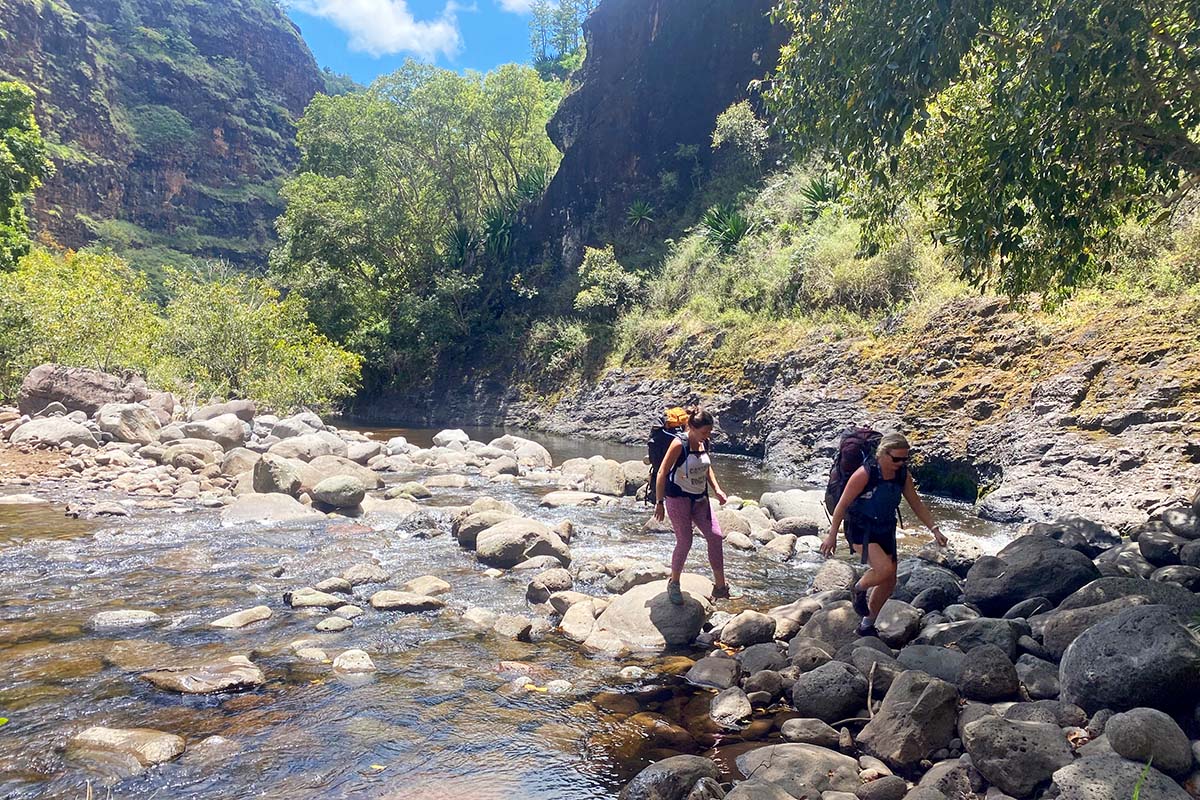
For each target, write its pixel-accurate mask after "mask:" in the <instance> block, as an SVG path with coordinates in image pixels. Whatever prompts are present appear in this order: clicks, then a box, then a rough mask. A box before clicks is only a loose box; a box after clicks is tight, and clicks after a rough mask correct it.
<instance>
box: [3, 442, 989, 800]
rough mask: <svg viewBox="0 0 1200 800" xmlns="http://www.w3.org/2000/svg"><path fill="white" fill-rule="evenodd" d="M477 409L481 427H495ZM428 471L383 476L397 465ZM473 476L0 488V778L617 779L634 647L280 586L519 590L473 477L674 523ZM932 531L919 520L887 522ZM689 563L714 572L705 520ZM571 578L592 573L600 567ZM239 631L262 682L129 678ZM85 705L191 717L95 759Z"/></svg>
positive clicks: (76, 781)
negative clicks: (301, 502)
mask: <svg viewBox="0 0 1200 800" xmlns="http://www.w3.org/2000/svg"><path fill="white" fill-rule="evenodd" d="M467 432H468V433H469V434H470V435H471V436H472V438H474V439H478V440H481V441H489V440H490V439H491V438H494V437H495V436H499V435H501V433H503V431H500V430H498V429H467ZM433 433H434V431H412V430H376V431H374V434H375V436H376V437H377V438H380V439H386V438H388V437H390V436H394V435H404V436H407V437H408V439H409V441H410V442H413V443H414V444H418V445H422V446H428V445H429V443H430V440H431V437H432V435H433ZM524 435H528V436H529V437H530V438H534V439H536V440H538V441H540V442H541V443H543V444H544V445H545V446H546V447H547V448H548V449H549V450H550V451H551V453H553V454H554V457H555V462H556V463H559V462H561V461H562V460H565V459H567V458H572V457H575V456H581V455H582V456H590V455H595V454H597V453H599V454H602V455H605V456H607V457H610V458H615V459H617V460H627V459H634V458H641V456H642V455H643V451H642V449H640V448H633V447H628V446H624V445H616V444H610V443H602V442H594V441H584V440H576V439H565V438H559V437H551V436H545V435H541V434H524ZM716 468H717V470H718V474H719V475H720V476H721V479H722V483H723V484H724V487H725V488H726V490H727V491H728V492H729V493H731V494H738V495H742V496H745V497H757V496H758V495H759V494H761V493H762V492H763V491H767V490H772V489H780V488H790V485H789V484H785V483H784V482H782V481H780V480H777V479H776V478H774V477H773V476H772V475H770V474H769V473H766V472H764V471H763V470H762V469H761V468H760V466H759V465H758V464H757V463H756V462H754V461H751V460H747V459H741V458H735V457H731V456H719V457H718V458H717V459H716ZM427 474H428V472H426V471H423V470H414V471H413V472H410V473H405V474H402V475H401V474H388V475H386V476H385V478H386V480H387V481H388V482H389V483H391V482H397V481H402V480H413V479H416V480H420V479H421V478H422V477H423V476H425V475H427ZM469 481H470V485H469V486H468V487H466V488H464V489H434V490H433V491H434V497H433V498H432V499H431V500H428V501H425V502H424V503H423V506H425V507H429V508H430V509H431V511H432V512H433V513H432V516H430V515H421V520H422V521H416V520H414V521H413V522H412V523H406V524H404V525H401V526H400V527H399V528H398V529H395V528H393V529H388V530H373V529H370V528H367V527H364V526H363V525H361V524H360V523H358V522H356V521H355V520H352V519H337V518H335V519H331V520H329V521H326V522H321V523H318V524H315V525H314V524H311V523H306V524H303V525H291V526H287V525H284V526H280V527H274V528H264V527H244V528H228V527H222V525H221V523H220V521H219V517H218V512H217V511H214V510H205V509H195V508H191V507H188V508H161V509H154V510H150V509H143V508H134V509H133V514H132V516H131V517H129V518H118V519H115V520H111V521H109V520H101V521H92V522H81V521H77V520H72V519H69V518H66V517H64V516H63V504H64V503H65V502H66V501H68V500H70V499H71V496H72V495H71V494H70V492H71V491H72V490H71V489H70V488H69V487H67V486H65V485H63V484H55V483H46V484H44V485H42V486H38V487H34V489H33V491H35V492H36V493H38V494H39V495H41V496H44V497H47V498H49V499H51V500H53V501H54V504H53V505H49V506H3V505H0V663H2V664H3V666H2V667H0V717H6V718H8V719H10V722H9V723H8V724H7V725H4V726H3V727H0V797H5V798H34V797H39V798H43V797H44V798H83V797H85V796H86V791H87V784H88V783H89V782H91V783H92V784H93V786H95V787H97V788H96V789H95V797H97V798H103V797H106V796H107V793H108V792H109V791H110V789H111V792H112V797H114V798H152V797H153V798H191V797H195V798H201V797H202V798H243V797H261V798H308V797H313V798H317V797H320V798H326V797H362V798H392V799H393V800H399V798H423V799H424V800H437V798H443V797H445V798H452V797H453V798H476V799H478V798H504V799H505V800H517V799H518V798H546V800H550V798H554V800H574V799H576V798H578V799H579V800H583V799H584V798H612V797H615V796H616V794H617V792H618V791H619V789H620V787H621V785H622V784H623V783H624V782H625V781H626V780H628V778H629V777H630V776H631V775H632V774H634V773H635V772H636V771H637V770H638V769H640V768H641V767H642V766H644V765H645V763H647V762H646V754H645V753H639V754H638V755H636V756H634V755H631V753H634V752H636V748H633V749H630V748H628V747H623V746H621V745H620V744H619V742H621V741H622V737H624V736H627V733H628V732H627V731H626V730H625V728H623V722H622V720H623V719H624V716H623V715H621V714H617V713H613V712H612V710H611V704H609V710H606V709H605V708H601V707H598V706H597V705H595V704H593V703H592V702H590V700H591V698H592V697H593V696H594V695H595V694H596V693H597V692H602V691H610V692H617V693H622V692H634V693H637V696H638V697H639V702H647V701H649V700H653V702H655V703H659V704H661V703H662V702H664V701H665V700H666V699H667V698H670V697H671V695H672V692H673V691H674V690H671V689H669V688H668V689H656V688H654V687H656V686H661V685H662V679H656V680H658V682H657V683H655V682H654V681H649V679H647V681H642V682H640V683H632V684H631V683H629V682H626V681H623V680H622V679H621V678H620V677H619V675H618V672H619V670H620V669H621V668H622V667H624V666H627V665H628V664H630V663H633V662H631V661H629V660H622V661H620V662H617V661H613V660H611V659H609V658H604V657H590V656H588V655H587V654H585V653H583V652H581V650H580V649H579V648H578V647H577V646H576V645H573V644H571V643H570V642H567V641H566V640H563V639H560V638H558V637H557V636H553V635H551V636H550V637H549V638H548V639H547V640H545V641H542V642H540V643H537V644H523V643H518V642H511V641H502V640H500V639H499V638H497V637H496V636H494V635H484V634H482V633H479V632H478V631H477V630H475V629H473V628H471V627H470V626H469V625H468V624H466V623H465V622H463V621H462V620H461V619H459V617H458V614H456V613H453V612H452V611H451V610H445V611H443V612H441V613H429V614H409V615H400V614H394V613H380V612H375V611H372V610H370V609H369V606H367V603H366V599H367V597H369V595H370V594H371V592H372V591H374V590H375V589H378V588H380V587H379V586H378V585H375V586H361V587H358V589H357V590H356V595H355V599H354V600H353V601H352V602H355V603H356V604H357V605H360V606H364V607H367V608H368V611H367V613H365V614H364V615H363V616H361V617H359V618H357V619H356V620H355V622H354V627H353V628H351V629H349V630H347V631H344V632H341V633H317V632H315V631H314V630H313V626H314V624H315V623H316V622H317V620H318V617H316V616H314V615H310V614H308V613H305V612H300V611H293V610H291V609H290V608H288V607H287V606H286V605H285V604H284V602H283V599H282V596H283V593H284V592H285V591H288V590H290V589H295V588H299V587H301V586H309V585H313V584H315V583H317V582H318V581H320V580H321V579H323V578H326V577H329V576H333V575H338V574H340V573H341V572H342V570H344V569H345V568H346V567H349V566H351V565H352V564H355V563H360V562H369V561H377V562H378V563H379V564H381V565H382V566H383V567H384V568H385V569H387V570H388V571H389V572H391V573H392V575H393V578H392V581H391V583H392V585H394V586H397V587H398V586H399V585H401V584H403V583H404V582H406V581H408V580H409V579H411V578H415V577H418V576H420V575H425V574H433V575H437V576H439V577H441V578H443V579H444V580H446V581H448V582H449V583H450V584H451V586H452V587H453V590H452V591H451V593H450V594H449V595H447V596H446V599H447V600H448V603H449V605H450V607H451V609H458V610H461V609H463V608H466V607H467V606H483V607H487V608H491V609H494V610H496V611H498V612H501V613H526V610H527V609H526V603H525V587H526V583H527V581H528V575H526V576H521V575H520V573H513V574H509V575H506V576H505V577H503V578H499V579H494V578H489V577H486V576H485V575H484V568H483V567H482V566H480V565H478V564H477V563H476V562H475V560H474V558H473V556H472V554H470V553H468V552H466V551H463V550H461V549H460V548H459V547H458V546H457V545H456V543H455V541H454V539H453V537H452V536H450V535H449V533H448V532H447V531H448V529H449V522H448V518H446V516H445V514H443V513H440V512H438V511H437V509H438V508H444V507H447V506H458V505H464V504H467V503H469V502H471V501H472V500H473V499H475V498H476V497H479V496H481V495H485V494H486V495H490V496H494V497H498V498H500V499H504V500H509V501H511V502H513V503H514V504H516V505H517V506H518V508H519V509H521V511H522V512H523V513H525V514H527V515H529V516H533V517H537V518H540V519H546V520H550V521H557V520H561V519H571V520H573V521H574V523H575V525H576V529H575V535H574V538H573V540H572V542H571V548H572V552H573V555H574V558H575V561H576V562H577V563H578V562H587V561H598V562H606V561H611V560H612V559H614V558H617V557H620V556H637V557H640V558H652V559H658V560H661V561H663V562H665V561H666V560H667V558H668V555H669V553H670V550H671V547H672V546H673V538H672V537H671V536H670V535H669V534H662V533H656V532H648V531H646V530H645V529H644V528H643V523H644V521H645V520H646V518H647V517H648V515H649V507H648V506H646V505H644V504H641V503H636V502H634V501H632V500H630V499H626V500H623V501H622V502H621V503H620V504H619V505H617V506H615V507H611V508H608V509H597V508H565V509H557V510H548V509H543V508H540V507H539V506H538V501H539V498H540V496H541V495H543V494H545V493H546V492H548V491H551V490H552V489H553V488H555V487H554V486H551V485H547V484H544V483H542V484H536V483H530V482H526V481H524V480H522V481H521V482H519V483H518V484H517V485H497V484H493V483H489V482H487V481H486V480H485V479H483V478H481V477H480V476H479V475H478V474H472V475H470V476H469ZM13 488H18V487H9V488H7V489H5V488H0V492H7V491H11V490H12V489H13ZM18 490H19V491H29V490H30V489H29V487H19V488H18ZM111 499H115V500H122V499H125V498H116V497H114V498H111ZM935 514H936V515H937V517H938V518H939V520H940V521H941V522H942V527H943V529H944V530H946V531H947V532H948V533H953V532H956V531H957V532H961V533H967V534H969V535H972V536H975V537H978V538H979V539H980V540H981V541H982V543H983V545H984V549H985V550H987V551H994V550H995V549H997V548H998V547H999V546H1001V544H1002V543H1003V541H1005V540H1006V538H1007V537H1008V536H1009V535H1010V531H1008V530H1006V529H1004V528H1002V527H1000V526H997V525H994V524H991V523H986V522H983V521H981V520H979V519H977V518H975V517H973V516H971V515H970V514H969V509H967V508H965V507H962V506H959V505H955V504H951V503H944V502H936V503H935ZM438 533H440V535H431V534H438ZM925 541H927V539H926V538H925V537H923V536H919V535H916V534H914V535H912V536H910V537H907V538H906V539H905V540H904V542H903V543H902V545H901V546H902V547H903V548H913V547H915V546H917V545H919V544H923V543H924V542H925ZM726 559H727V563H728V570H729V574H730V580H731V582H732V583H733V584H734V585H735V586H736V587H739V588H740V589H742V590H743V591H744V593H745V594H744V597H742V598H741V599H739V600H735V601H733V602H732V604H730V603H726V604H724V605H723V606H722V607H723V608H725V609H726V610H732V611H737V610H739V609H740V608H743V607H756V608H765V607H767V606H771V605H775V604H778V603H782V602H789V601H791V600H794V599H795V598H796V597H797V596H798V595H800V594H803V593H804V591H805V590H806V589H807V587H808V584H809V582H810V580H811V576H812V574H813V573H814V572H815V570H816V567H817V565H816V564H814V563H804V562H795V563H785V564H779V563H775V562H772V561H769V560H767V559H765V558H762V557H760V556H755V555H753V554H750V555H747V554H743V553H739V552H737V551H734V550H732V549H731V548H727V555H726ZM280 568H282V574H278V573H279V572H280ZM689 569H692V570H694V571H697V572H701V573H707V570H708V567H707V564H706V563H705V561H704V556H703V547H702V545H701V544H699V543H698V544H697V547H696V548H695V549H694V550H693V553H692V557H691V560H690V561H689ZM277 574H278V577H276V575H277ZM575 588H576V589H577V590H580V591H586V592H589V593H593V594H598V595H602V594H604V587H603V585H600V584H597V585H577V586H576V587H575ZM260 604H265V605H267V606H270V607H271V609H272V610H273V612H274V615H273V616H272V617H271V619H269V620H267V621H265V622H260V623H256V624H254V625H252V626H250V627H248V628H245V629H243V630H240V631H238V630H235V631H219V630H216V629H212V628H210V627H208V625H207V623H208V622H210V621H211V620H214V619H216V618H218V617H221V616H223V615H225V614H227V613H230V612H233V611H237V610H241V609H245V608H249V607H251V606H256V605H260ZM119 608H135V609H146V610H151V611H155V612H157V613H158V614H160V615H161V616H162V617H163V621H162V623H161V624H159V625H156V626H154V627H146V628H133V629H125V630H119V631H107V632H97V631H91V630H89V629H88V626H87V623H88V620H89V619H90V618H91V617H92V615H94V614H96V613H97V612H99V611H103V610H109V609H119ZM301 638H309V639H317V640H319V642H318V646H320V647H322V648H323V649H325V650H326V651H327V652H328V653H329V654H330V656H331V657H332V656H333V655H335V654H336V653H338V652H340V651H342V650H344V649H349V648H354V647H357V648H362V649H364V650H366V651H367V652H368V653H370V654H371V656H372V658H373V659H374V661H375V663H376V665H377V666H378V672H376V673H374V674H373V675H371V676H369V677H360V678H355V679H351V678H347V677H339V676H337V675H335V674H334V673H333V672H332V670H331V669H330V667H329V665H327V664H316V663H304V662H300V661H298V660H297V659H296V658H295V657H294V656H292V654H291V647H290V643H291V642H293V641H295V640H297V639H301ZM238 654H241V655H247V656H249V657H250V658H251V659H252V660H253V661H254V662H255V663H256V664H257V665H258V666H259V667H261V668H262V669H263V671H264V672H265V673H266V675H267V679H268V680H267V683H266V684H265V685H264V686H262V687H260V688H258V689H257V690H254V691H250V692H245V693H240V694H226V695H217V696H187V695H176V694H171V693H168V692H164V691H161V690H158V689H155V688H153V687H152V686H150V685H149V684H147V683H145V682H144V681H142V680H141V679H139V678H138V674H139V673H140V672H142V671H145V670H148V669H153V668H157V667H160V666H166V665H175V664H179V663H183V662H187V661H192V660H197V659H201V658H207V657H214V658H215V657H222V656H226V655H238ZM502 661H514V662H523V663H524V666H523V667H517V669H524V670H532V677H533V678H534V680H535V682H536V683H538V684H545V683H546V682H548V681H549V680H551V679H555V678H558V679H565V680H567V681H569V682H571V684H573V686H574V690H573V691H572V692H571V693H570V694H567V695H563V696H555V695H551V694H547V693H543V692H530V693H516V692H513V691H511V690H510V689H509V688H508V687H507V684H508V679H509V678H511V677H512V669H513V667H511V665H501V664H500V662H502ZM647 666H652V665H651V664H647ZM656 693H657V694H656ZM656 697H657V699H653V698H656ZM602 705H604V704H602ZM91 725H106V726H110V727H148V728H156V729H159V730H163V731H168V732H171V733H176V734H179V735H181V736H184V737H185V738H186V739H187V740H188V751H187V752H185V754H184V755H183V756H182V757H181V758H180V759H178V760H176V761H174V762H171V763H168V764H165V765H162V766H159V767H156V768H154V769H151V770H149V771H147V772H145V773H144V774H142V775H139V776H134V777H125V778H121V779H119V780H118V779H113V778H112V777H111V775H108V776H106V770H105V769H104V768H103V766H99V767H98V766H97V765H95V764H81V763H76V762H73V761H71V760H69V759H68V758H67V756H66V754H65V743H66V740H67V738H68V737H69V736H70V735H71V734H72V733H75V732H77V731H79V730H81V729H83V728H85V727H88V726H91ZM213 735H219V736H222V737H226V738H227V739H229V740H230V745H229V748H231V749H227V748H225V747H213V748H206V747H198V746H196V745H197V743H198V742H200V741H201V740H203V739H204V738H205V737H208V736H213ZM614 743H618V744H614ZM106 786H107V787H109V788H104V787H106Z"/></svg>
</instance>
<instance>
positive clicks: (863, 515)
mask: <svg viewBox="0 0 1200 800" xmlns="http://www.w3.org/2000/svg"><path fill="white" fill-rule="evenodd" d="M910 452H911V448H910V447H909V444H908V439H906V438H904V436H903V435H902V434H899V433H889V434H886V435H885V436H884V437H883V438H882V439H880V441H879V446H878V447H877V448H876V453H877V456H876V457H875V458H867V459H866V460H865V462H864V463H863V465H862V466H861V467H859V468H858V470H856V471H855V472H854V474H853V475H851V476H850V479H849V480H848V481H847V482H846V488H845V490H844V491H843V492H842V498H841V499H840V500H839V501H838V504H837V508H835V509H834V512H833V519H832V520H831V521H830V524H829V533H828V534H827V535H826V536H825V540H824V541H823V542H821V553H822V554H823V555H825V556H826V557H828V556H831V555H833V551H834V548H836V547H837V535H838V528H839V527H841V524H842V521H843V520H845V522H846V538H847V539H849V540H850V548H851V549H852V550H853V551H854V552H855V553H859V554H862V552H863V545H864V543H866V549H867V551H866V553H865V554H864V555H863V561H864V562H865V563H867V564H869V565H870V568H869V569H868V570H867V571H866V573H865V574H864V575H863V576H862V577H861V578H860V579H859V580H858V582H857V583H856V584H855V585H854V611H855V613H857V614H860V615H861V616H862V622H861V623H859V626H858V633H859V635H860V636H873V635H874V634H875V618H876V617H877V616H878V615H879V610H880V609H881V608H883V604H884V603H886V602H887V600H888V598H889V597H891V596H892V592H893V591H894V590H895V588H896V512H897V510H898V509H899V508H900V499H901V498H903V499H905V500H907V501H908V505H909V507H911V508H912V510H913V511H914V512H915V513H916V515H917V518H918V519H920V520H921V522H922V523H924V525H925V527H926V528H928V529H929V530H930V532H931V533H932V534H933V537H934V539H935V540H936V541H937V543H938V546H939V547H945V546H946V537H945V536H943V535H942V532H941V530H940V529H939V528H938V526H937V523H935V522H934V521H933V516H932V515H931V514H930V513H929V509H928V508H927V507H926V505H925V503H924V502H923V501H922V500H921V497H920V495H918V494H917V487H916V486H915V485H914V484H913V479H912V475H910V474H909V472H908V459H909V454H910ZM868 591H869V592H870V594H869V599H868Z"/></svg>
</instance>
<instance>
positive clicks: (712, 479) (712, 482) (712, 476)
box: [708, 465, 726, 505]
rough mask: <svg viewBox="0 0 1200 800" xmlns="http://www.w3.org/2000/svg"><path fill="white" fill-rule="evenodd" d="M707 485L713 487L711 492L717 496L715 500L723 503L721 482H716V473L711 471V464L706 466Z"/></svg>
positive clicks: (723, 494) (723, 495)
mask: <svg viewBox="0 0 1200 800" xmlns="http://www.w3.org/2000/svg"><path fill="white" fill-rule="evenodd" d="M708 485H709V486H711V487H712V488H713V493H714V494H716V496H717V502H718V503H720V504H721V505H725V499H726V496H725V493H724V492H722V491H721V484H719V483H717V473H715V472H713V468H712V466H711V465H710V466H709V468H708Z"/></svg>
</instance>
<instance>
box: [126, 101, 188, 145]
mask: <svg viewBox="0 0 1200 800" xmlns="http://www.w3.org/2000/svg"><path fill="white" fill-rule="evenodd" d="M133 127H134V132H135V134H136V136H137V143H138V147H139V148H141V150H142V151H144V152H146V153H148V154H149V155H152V156H156V157H158V158H169V157H171V156H174V155H179V156H187V155H188V154H189V153H190V151H191V149H192V147H194V146H195V144H196V132H195V131H194V130H192V124H191V123H190V122H188V119H187V117H185V116H184V115H183V114H180V113H179V112H178V111H176V110H175V109H173V108H169V107H168V106H157V105H147V106H139V107H138V108H136V109H134V111H133Z"/></svg>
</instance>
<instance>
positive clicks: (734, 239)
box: [700, 205, 754, 253]
mask: <svg viewBox="0 0 1200 800" xmlns="http://www.w3.org/2000/svg"><path fill="white" fill-rule="evenodd" d="M700 224H701V225H703V226H704V231H705V233H704V235H705V236H706V237H707V238H708V240H709V241H710V242H712V243H713V244H715V245H716V246H717V247H719V248H720V249H721V252H723V253H728V252H730V251H731V250H733V248H735V247H737V246H738V243H739V242H741V241H742V239H744V238H746V234H748V233H750V231H751V229H753V227H754V226H753V225H752V224H751V223H750V220H748V219H746V217H745V215H744V214H742V212H740V211H738V210H737V209H736V208H734V207H733V206H729V205H718V206H713V207H712V208H710V209H709V210H708V211H707V212H706V213H705V214H704V218H703V219H701V220H700Z"/></svg>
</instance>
